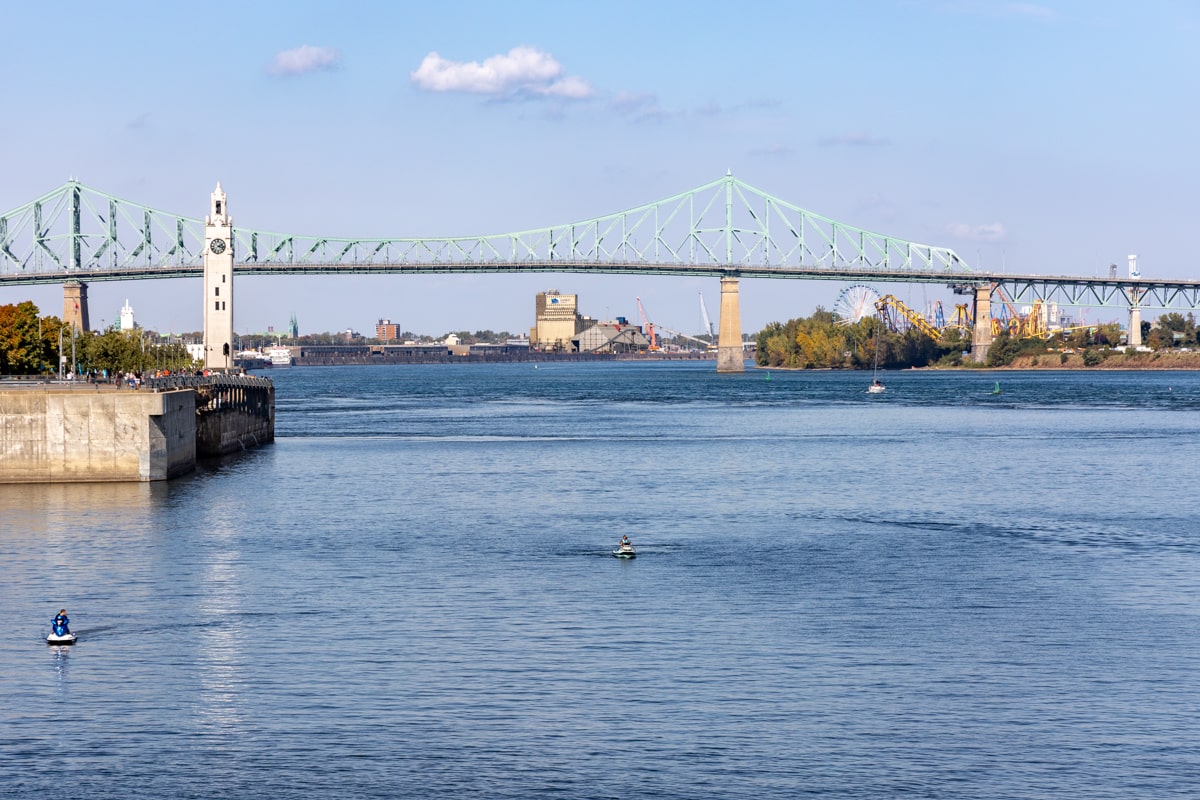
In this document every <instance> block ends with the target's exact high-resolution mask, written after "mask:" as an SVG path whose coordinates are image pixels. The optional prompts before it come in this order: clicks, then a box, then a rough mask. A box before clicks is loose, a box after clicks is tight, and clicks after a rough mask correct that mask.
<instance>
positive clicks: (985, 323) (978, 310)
mask: <svg viewBox="0 0 1200 800" xmlns="http://www.w3.org/2000/svg"><path fill="white" fill-rule="evenodd" d="M991 346H992V285H991V284H990V283H989V284H985V285H983V286H976V287H975V327H974V328H972V329H971V360H972V361H974V362H975V363H976V364H982V363H983V362H984V361H987V354H988V349H989V348H990V347H991Z"/></svg>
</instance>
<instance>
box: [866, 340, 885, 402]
mask: <svg viewBox="0 0 1200 800" xmlns="http://www.w3.org/2000/svg"><path fill="white" fill-rule="evenodd" d="M871 378H872V380H871V385H870V386H868V387H867V393H868V394H883V393H884V392H886V391H887V387H886V386H884V385H883V383H882V382H881V381H880V380H879V331H875V367H874V369H873V371H872V373H871Z"/></svg>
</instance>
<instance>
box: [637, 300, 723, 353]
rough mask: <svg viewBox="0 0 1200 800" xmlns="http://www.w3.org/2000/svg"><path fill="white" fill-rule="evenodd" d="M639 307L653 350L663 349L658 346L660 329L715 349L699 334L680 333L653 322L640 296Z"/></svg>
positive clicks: (707, 348) (708, 348) (706, 347)
mask: <svg viewBox="0 0 1200 800" xmlns="http://www.w3.org/2000/svg"><path fill="white" fill-rule="evenodd" d="M700 299H701V302H703V300H704V297H703V295H701V298H700ZM637 307H638V314H640V315H641V317H642V325H643V326H644V327H645V328H646V335H647V336H649V337H650V349H651V350H661V349H662V348H660V347H659V346H658V331H660V330H663V331H666V332H667V333H669V334H671V335H672V336H674V337H676V338H681V339H690V340H692V341H693V342H697V343H698V344H702V345H704V348H705V349H706V350H712V349H714V345H713V343H712V342H706V341H704V340H703V339H701V338H699V337H697V336H688V335H687V334H686V333H680V332H679V331H677V330H672V329H671V328H668V327H667V326H666V325H657V326H656V325H655V324H654V323H653V322H651V321H650V320H649V319H647V318H646V308H645V306H643V305H642V298H640V297H639V298H638V299H637Z"/></svg>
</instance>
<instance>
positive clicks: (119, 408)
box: [0, 375, 275, 483]
mask: <svg viewBox="0 0 1200 800" xmlns="http://www.w3.org/2000/svg"><path fill="white" fill-rule="evenodd" d="M273 441H275V386H274V384H272V383H271V381H269V380H266V379H264V378H253V377H246V376H224V375H216V376H211V377H187V378H182V377H172V378H167V379H161V378H156V379H151V380H148V381H146V382H145V383H143V385H142V387H141V388H139V389H136V390H134V389H126V388H118V387H117V386H115V385H109V384H86V383H80V384H72V383H69V382H67V383H29V382H15V381H14V382H9V381H5V382H3V383H0V483H69V482H92V481H97V482H99V481H160V480H168V479H170V478H174V477H177V476H179V475H183V474H185V473H187V472H191V471H192V470H194V469H195V468H196V459H197V457H204V456H219V455H225V454H228V453H234V452H241V451H242V450H246V449H247V448H250V447H257V446H259V445H263V444H267V443H269V442H273Z"/></svg>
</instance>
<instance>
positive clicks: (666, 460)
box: [0, 362, 1200, 800]
mask: <svg viewBox="0 0 1200 800" xmlns="http://www.w3.org/2000/svg"><path fill="white" fill-rule="evenodd" d="M712 370H713V367H712V363H711V362H707V363H668V364H646V363H625V364H589V363H585V364H545V365H533V364H528V363H524V364H489V365H476V364H471V365H412V366H394V367H325V368H316V367H314V368H307V367H295V368H291V369H277V370H274V371H272V372H268V373H266V374H267V375H268V376H269V377H271V378H272V379H273V380H274V381H275V382H276V390H277V425H276V435H277V438H276V441H275V443H274V444H273V445H271V446H267V447H264V448H261V449H258V450H254V451H250V452H247V453H245V454H242V455H239V456H236V457H231V458H228V459H225V460H222V461H220V462H216V463H209V464H205V465H203V466H202V467H201V468H200V469H199V470H198V471H197V472H196V473H194V474H193V475H190V476H187V477H184V478H181V479H178V480H175V481H171V482H169V483H158V484H152V485H151V484H138V485H126V484H122V485H58V486H0V587H2V597H0V611H2V614H0V754H2V755H0V796H4V797H22V798H25V797H28V798H35V797H36V798H60V797H61V798H75V797H79V798H85V797H86V798H142V797H145V798H162V797H170V798H217V797H221V798H228V797H250V796H255V797H260V796H270V797H276V798H286V797H322V798H326V797H333V798H341V797H345V798H376V797H378V798H384V797H430V798H441V797H446V798H449V797H496V798H508V797H511V798H540V797H554V798H633V797H663V798H747V797H778V798H793V797H810V796H811V797H830V798H891V797H928V798H1046V797H1055V798H1088V799H1089V800H1094V799H1096V798H1122V800H1125V799H1126V798H1130V797H1154V798H1172V797H1180V798H1183V797H1195V796H1196V792H1197V787H1200V747H1198V746H1197V742H1200V646H1198V641H1200V533H1198V530H1197V520H1198V519H1200V493H1198V492H1197V489H1196V487H1197V485H1198V483H1200V459H1198V455H1200V414H1198V413H1197V411H1198V410H1200V373H1191V372H1186V373H1180V372H1172V373H1147V372H1136V373H1121V372H1104V373H1094V372H1082V371H1074V372H1046V371H1038V372H1005V373H980V372H967V371H964V372H927V371H908V372H903V373H890V374H887V375H886V376H885V382H886V383H887V385H888V390H887V392H886V393H885V394H883V395H878V396H873V395H868V394H867V393H866V392H865V389H866V385H867V383H868V382H869V375H866V374H863V373H830V372H788V373H783V372H772V373H770V374H769V375H768V374H767V373H764V372H761V371H750V372H747V373H745V374H744V375H717V374H715V373H714V372H713V371H712ZM997 378H999V380H1000V387H999V388H1000V390H1001V391H1000V393H999V394H993V390H994V388H995V386H994V385H995V381H996V379H997ZM622 534H628V535H629V536H630V538H631V539H632V540H633V543H634V544H635V546H636V547H637V552H638V555H637V558H636V559H632V560H618V559H615V558H613V557H612V556H611V554H610V553H611V550H612V549H613V547H614V546H615V544H616V542H617V540H618V539H619V537H620V536H621V535H622ZM64 606H65V607H66V608H67V609H68V612H69V614H70V617H71V620H72V629H73V630H74V631H75V632H76V633H78V634H79V637H80V639H79V643H78V644H77V645H75V646H74V647H73V648H61V649H59V648H51V647H47V646H46V644H45V643H44V638H45V635H46V633H48V632H49V621H50V618H51V617H52V616H53V615H54V614H55V613H56V612H57V611H58V610H59V608H61V607H64Z"/></svg>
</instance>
